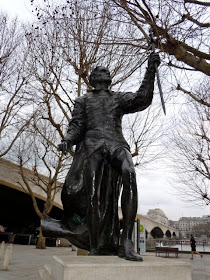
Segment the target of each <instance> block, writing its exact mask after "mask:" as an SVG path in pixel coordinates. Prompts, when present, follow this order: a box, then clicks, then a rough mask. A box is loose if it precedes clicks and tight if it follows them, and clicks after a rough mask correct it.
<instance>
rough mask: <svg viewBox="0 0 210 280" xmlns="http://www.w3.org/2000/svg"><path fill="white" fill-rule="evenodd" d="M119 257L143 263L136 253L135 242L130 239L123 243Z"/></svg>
mask: <svg viewBox="0 0 210 280" xmlns="http://www.w3.org/2000/svg"><path fill="white" fill-rule="evenodd" d="M118 257H120V258H124V259H126V260H128V261H138V262H139V261H143V258H142V257H141V256H140V255H139V254H137V253H136V252H135V250H134V246H133V242H132V241H131V240H129V239H126V240H125V241H123V242H122V244H121V245H120V246H119V249H118Z"/></svg>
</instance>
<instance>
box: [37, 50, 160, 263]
mask: <svg viewBox="0 0 210 280" xmlns="http://www.w3.org/2000/svg"><path fill="white" fill-rule="evenodd" d="M159 64H160V59H159V56H158V54H154V53H152V54H151V55H150V57H149V61H148V68H147V71H146V74H145V77H144V80H143V82H142V84H141V86H140V88H139V90H138V91H137V92H135V93H132V92H126V93H120V92H112V91H111V90H109V85H110V84H111V77H110V73H109V71H108V70H107V69H106V68H104V67H101V66H99V67H96V68H95V69H94V70H93V71H92V73H91V75H90V84H91V85H92V86H93V88H94V89H93V90H92V92H91V93H89V94H86V95H84V96H82V97H79V98H78V99H77V100H76V102H75V106H74V111H73V115H72V120H71V121H70V123H69V128H68V131H67V135H66V137H65V139H63V140H62V142H61V144H60V145H59V149H60V151H62V152H64V153H66V152H67V150H68V149H69V148H71V147H72V146H73V145H76V152H75V157H74V160H73V163H72V166H71V168H70V170H69V172H68V174H67V176H66V180H65V183H64V185H63V189H62V195H61V198H62V203H63V208H64V217H63V219H62V220H61V221H57V220H54V219H52V218H50V217H47V218H46V219H45V220H44V221H42V231H43V234H44V235H45V236H56V237H65V238H67V239H68V240H69V241H70V242H71V243H72V244H74V245H75V246H77V247H79V248H82V249H86V250H88V251H89V252H90V253H89V255H118V256H119V257H121V258H125V259H126V260H133V261H141V260H142V258H141V257H140V255H139V254H137V253H136V252H135V251H134V247H133V244H132V241H131V236H132V231H133V226H134V222H135V218H136V212H137V185H136V175H135V169H134V165H133V161H132V157H131V154H130V148H129V145H128V144H127V142H126V141H125V139H124V137H123V134H122V126H121V121H122V117H123V115H124V114H128V113H134V112H137V111H142V110H144V109H146V108H147V107H148V106H149V105H150V104H151V102H152V98H153V90H154V79H155V65H159ZM121 187H122V199H121V208H122V214H123V220H122V224H121V225H122V226H121V228H122V234H121V235H120V222H119V218H118V199H119V194H120V190H121Z"/></svg>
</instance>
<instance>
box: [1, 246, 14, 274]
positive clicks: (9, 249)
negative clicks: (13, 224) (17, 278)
mask: <svg viewBox="0 0 210 280" xmlns="http://www.w3.org/2000/svg"><path fill="white" fill-rule="evenodd" d="M11 245H12V244H10V245H9V246H8V247H7V249H6V253H5V256H4V262H3V266H2V270H7V269H8V266H9V263H10V261H11V253H12V246H11Z"/></svg>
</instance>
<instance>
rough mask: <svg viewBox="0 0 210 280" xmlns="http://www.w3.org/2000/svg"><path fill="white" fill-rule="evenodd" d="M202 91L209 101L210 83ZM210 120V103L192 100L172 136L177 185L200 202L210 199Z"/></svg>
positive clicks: (207, 202)
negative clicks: (203, 103)
mask: <svg viewBox="0 0 210 280" xmlns="http://www.w3.org/2000/svg"><path fill="white" fill-rule="evenodd" d="M198 92H199V95H200V96H204V97H205V98H206V100H207V101H208V102H209V83H208V86H206V85H204V86H203V87H200V88H199V89H198V90H197V91H196V90H195V94H198ZM209 121H210V109H209V106H205V105H202V106H201V105H200V104H199V103H197V102H196V101H194V100H193V101H190V102H189V103H188V104H186V105H185V106H184V110H183V111H182V112H181V114H180V117H179V118H177V120H176V123H175V126H174V133H173V139H172V141H173V143H174V146H173V151H174V155H173V160H174V165H173V168H174V170H175V171H176V173H177V175H178V177H179V182H177V183H176V189H178V191H179V194H180V195H181V196H182V197H183V198H184V199H185V200H186V201H188V202H190V203H193V204H198V205H205V204H206V205H208V204H209V203H210V135H209Z"/></svg>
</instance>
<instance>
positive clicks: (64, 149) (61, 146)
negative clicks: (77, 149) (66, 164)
mask: <svg viewBox="0 0 210 280" xmlns="http://www.w3.org/2000/svg"><path fill="white" fill-rule="evenodd" d="M58 150H59V151H61V152H63V153H64V155H66V154H67V151H68V142H67V141H66V140H61V143H60V144H59V145H58Z"/></svg>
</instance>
